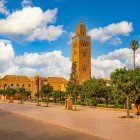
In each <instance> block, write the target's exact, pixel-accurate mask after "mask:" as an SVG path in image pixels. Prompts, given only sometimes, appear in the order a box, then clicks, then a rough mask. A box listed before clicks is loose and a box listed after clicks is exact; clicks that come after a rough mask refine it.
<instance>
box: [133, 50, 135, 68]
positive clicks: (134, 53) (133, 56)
mask: <svg viewBox="0 0 140 140" xmlns="http://www.w3.org/2000/svg"><path fill="white" fill-rule="evenodd" d="M133 59H134V69H135V51H134V54H133Z"/></svg>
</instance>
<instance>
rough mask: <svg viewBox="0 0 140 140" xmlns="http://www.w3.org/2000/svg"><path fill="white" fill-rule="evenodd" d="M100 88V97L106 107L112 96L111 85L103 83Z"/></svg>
mask: <svg viewBox="0 0 140 140" xmlns="http://www.w3.org/2000/svg"><path fill="white" fill-rule="evenodd" d="M100 88H101V89H100V94H101V95H100V97H102V98H104V99H105V104H106V107H108V103H109V101H110V100H111V99H112V98H113V97H112V87H111V86H107V85H106V84H104V85H101V87H100Z"/></svg>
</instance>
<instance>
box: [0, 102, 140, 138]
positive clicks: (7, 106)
mask: <svg viewBox="0 0 140 140" xmlns="http://www.w3.org/2000/svg"><path fill="white" fill-rule="evenodd" d="M0 109H3V110H7V111H11V112H13V113H16V114H19V115H23V116H27V117H31V118H35V119H37V120H41V121H43V122H48V123H51V124H55V125H58V126H64V127H66V128H70V129H73V130H77V131H79V132H83V133H86V134H91V135H94V136H98V137H101V138H105V139H110V140H137V139H139V138H140V117H137V116H135V114H134V113H131V115H133V116H134V118H132V119H126V118H125V119H121V118H119V116H124V115H126V112H124V111H119V110H118V111H116V110H113V109H97V108H89V107H79V111H68V110H65V109H64V106H60V105H51V106H50V107H42V106H35V105H33V104H32V105H31V104H17V103H13V104H12V103H3V102H0Z"/></svg>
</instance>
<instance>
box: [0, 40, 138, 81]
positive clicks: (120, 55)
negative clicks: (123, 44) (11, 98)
mask: <svg viewBox="0 0 140 140" xmlns="http://www.w3.org/2000/svg"><path fill="white" fill-rule="evenodd" d="M0 65H1V66H2V67H1V69H0V75H5V74H21V75H28V76H34V75H36V74H37V73H40V74H41V75H42V76H45V77H47V76H62V77H65V78H67V79H68V78H69V75H70V70H71V61H70V58H68V57H65V56H63V55H62V52H61V51H53V52H40V53H25V54H23V55H20V56H16V55H15V52H14V50H13V47H12V45H10V44H7V45H5V44H4V43H2V42H0ZM136 66H140V49H138V50H137V51H136ZM91 67H92V76H95V77H109V74H110V73H111V72H112V71H114V70H115V69H116V68H122V67H126V68H132V67H133V51H132V50H131V49H129V48H123V49H118V50H114V51H112V52H110V53H108V54H106V55H101V56H99V57H97V58H96V59H95V58H92V59H91Z"/></svg>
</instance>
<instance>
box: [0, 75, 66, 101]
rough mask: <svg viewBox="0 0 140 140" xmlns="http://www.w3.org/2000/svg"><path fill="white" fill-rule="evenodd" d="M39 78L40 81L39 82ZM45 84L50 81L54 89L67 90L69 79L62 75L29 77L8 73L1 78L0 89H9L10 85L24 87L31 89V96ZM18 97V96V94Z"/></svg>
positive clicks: (15, 87)
mask: <svg viewBox="0 0 140 140" xmlns="http://www.w3.org/2000/svg"><path fill="white" fill-rule="evenodd" d="M38 80H39V82H38ZM38 83H39V89H41V87H42V86H43V85H44V84H47V83H49V84H50V85H52V86H53V88H54V90H61V91H65V89H66V85H67V83H68V81H67V80H66V79H64V78H62V77H48V78H44V77H40V76H35V77H27V76H19V75H6V76H5V77H3V78H1V79H0V89H7V88H8V87H11V88H14V89H17V88H19V87H24V88H25V89H26V90H28V91H31V98H34V97H35V94H36V93H37V90H38ZM16 97H17V98H18V96H17V95H16Z"/></svg>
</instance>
